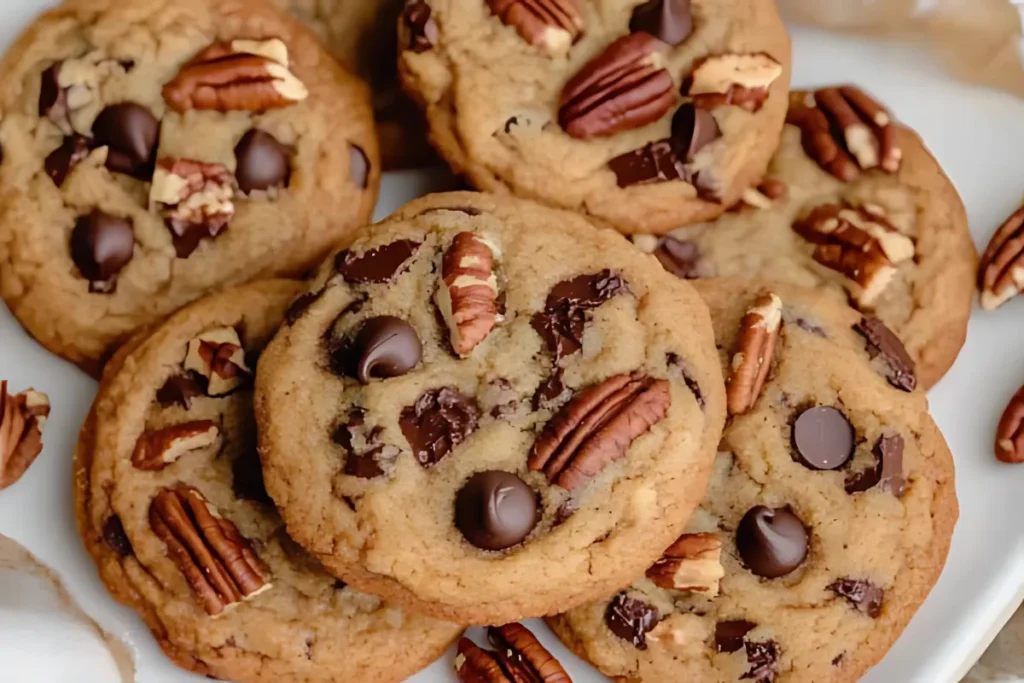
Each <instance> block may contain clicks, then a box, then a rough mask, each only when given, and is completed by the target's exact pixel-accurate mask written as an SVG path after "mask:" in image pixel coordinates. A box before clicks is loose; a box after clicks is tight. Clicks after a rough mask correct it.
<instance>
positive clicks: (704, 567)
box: [647, 534, 725, 598]
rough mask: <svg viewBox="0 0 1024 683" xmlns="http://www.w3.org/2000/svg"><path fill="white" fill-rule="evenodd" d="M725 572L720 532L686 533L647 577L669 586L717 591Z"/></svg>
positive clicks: (699, 591)
mask: <svg viewBox="0 0 1024 683" xmlns="http://www.w3.org/2000/svg"><path fill="white" fill-rule="evenodd" d="M723 576H725V569H723V568H722V542H721V541H720V540H719V539H718V535H717V534H683V535H682V536H680V537H679V539H678V540H677V541H676V542H675V543H673V544H672V545H670V546H669V547H668V549H667V550H665V553H664V555H662V557H661V559H660V560H658V561H657V562H655V563H654V564H653V565H651V567H650V569H648V570H647V578H648V579H650V580H651V582H653V583H654V584H655V585H658V586H661V587H662V588H665V589H668V590H677V591H694V592H697V593H704V594H706V595H707V596H708V597H711V598H713V597H715V596H716V595H718V585H719V582H720V581H721V580H722V577H723Z"/></svg>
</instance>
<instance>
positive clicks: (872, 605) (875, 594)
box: [828, 579, 885, 619]
mask: <svg viewBox="0 0 1024 683" xmlns="http://www.w3.org/2000/svg"><path fill="white" fill-rule="evenodd" d="M828 588H829V590H831V591H832V592H833V593H835V594H836V595H838V596H839V597H841V598H846V601H847V602H849V603H850V605H851V606H853V607H854V608H856V609H857V610H858V611H860V612H863V613H864V614H866V615H868V616H869V617H871V618H872V619H877V618H878V617H879V616H881V614H882V601H883V600H884V599H885V591H883V590H882V589H881V588H879V587H878V586H876V585H875V584H873V583H871V582H870V581H862V580H860V579H838V580H837V581H835V582H834V583H832V584H831V585H829V587H828Z"/></svg>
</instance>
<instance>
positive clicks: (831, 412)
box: [793, 406, 854, 470]
mask: <svg viewBox="0 0 1024 683" xmlns="http://www.w3.org/2000/svg"><path fill="white" fill-rule="evenodd" d="M853 439H854V432H853V425H851V424H850V421H849V420H847V419H846V416H845V415H843V413H842V412H841V411H839V410H838V409H836V408H833V407H831V406H819V407H817V408H809V409H807V410H805V411H803V412H802V413H800V415H799V416H797V418H796V420H795V421H794V422H793V449H794V450H795V451H796V453H797V456H798V457H797V459H798V460H799V462H800V463H801V464H802V465H804V467H808V468H810V469H812V470H834V469H836V468H837V467H842V466H843V465H844V464H846V461H847V460H849V459H850V457H851V456H852V455H853Z"/></svg>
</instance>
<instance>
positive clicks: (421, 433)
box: [399, 387, 480, 467]
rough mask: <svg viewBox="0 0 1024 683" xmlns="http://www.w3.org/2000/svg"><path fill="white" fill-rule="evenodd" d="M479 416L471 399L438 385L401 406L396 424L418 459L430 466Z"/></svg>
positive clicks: (471, 429)
mask: <svg viewBox="0 0 1024 683" xmlns="http://www.w3.org/2000/svg"><path fill="white" fill-rule="evenodd" d="M479 418H480V409H479V408H478V407H477V404H476V401H475V400H474V399H472V398H470V397H468V396H463V395H462V394H460V393H459V392H458V391H457V390H455V389H453V388H451V387H441V388H440V389H432V390H430V391H427V392H426V393H424V394H423V395H422V396H420V397H419V399H417V400H416V404H415V405H412V406H408V407H406V408H404V409H402V414H401V417H400V418H399V425H400V426H401V428H402V434H404V435H405V438H406V439H407V440H408V441H409V446H410V447H411V448H412V452H413V454H414V455H415V456H416V459H417V460H418V461H419V463H420V464H421V465H423V466H424V467H433V466H434V465H436V464H437V463H438V462H440V461H441V458H443V457H444V456H446V455H448V454H449V453H451V451H452V449H453V448H455V447H456V446H458V445H459V444H460V443H462V442H463V441H465V440H466V437H468V436H469V435H470V434H472V433H473V432H474V431H475V430H476V428H477V422H478V420H479Z"/></svg>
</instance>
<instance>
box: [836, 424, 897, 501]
mask: <svg viewBox="0 0 1024 683" xmlns="http://www.w3.org/2000/svg"><path fill="white" fill-rule="evenodd" d="M903 446H904V442H903V437H902V436H900V435H899V434H891V435H887V436H882V437H881V438H880V439H879V440H878V443H876V444H875V447H874V449H873V450H872V454H873V455H874V457H875V464H874V466H872V467H868V468H866V469H864V470H863V471H861V472H856V473H854V474H851V475H850V476H848V477H847V478H846V492H847V493H860V492H861V491H867V490H868V489H870V488H872V487H874V486H880V487H881V489H882V490H883V491H887V492H888V493H891V494H892V495H894V496H896V497H897V498H898V497H900V496H902V495H903V492H904V490H906V484H907V480H906V478H905V477H904V476H903Z"/></svg>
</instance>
